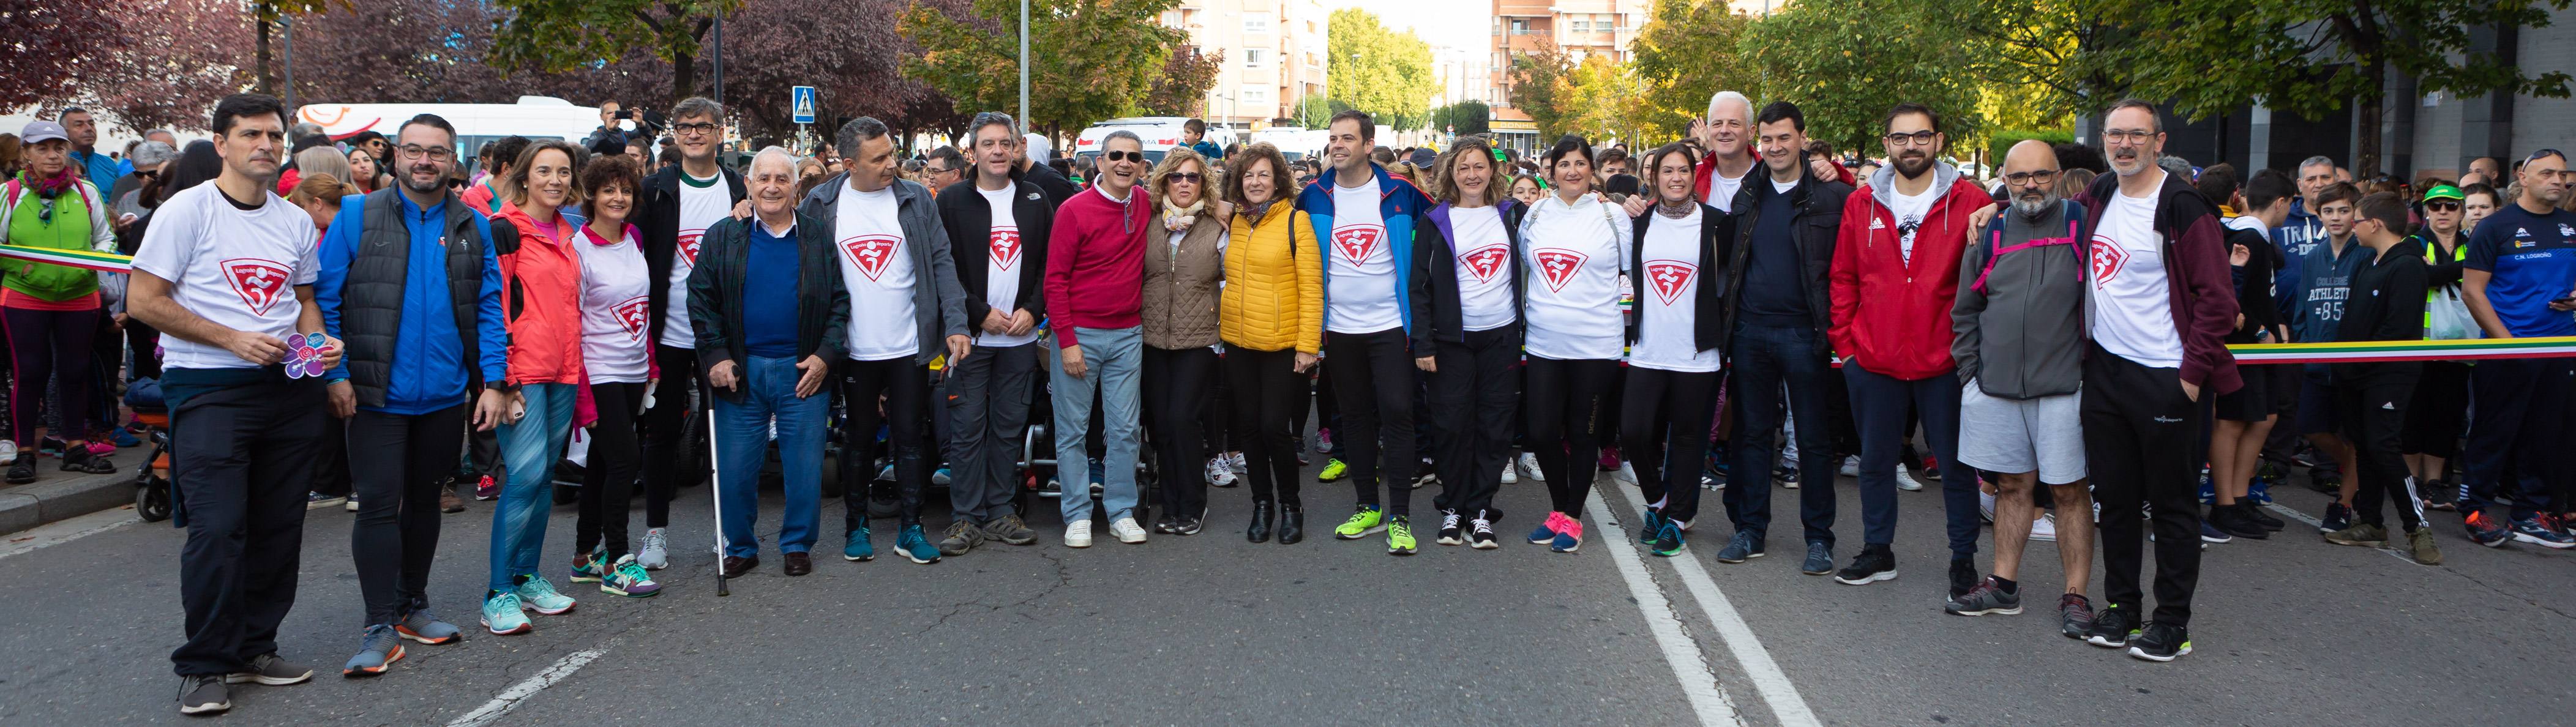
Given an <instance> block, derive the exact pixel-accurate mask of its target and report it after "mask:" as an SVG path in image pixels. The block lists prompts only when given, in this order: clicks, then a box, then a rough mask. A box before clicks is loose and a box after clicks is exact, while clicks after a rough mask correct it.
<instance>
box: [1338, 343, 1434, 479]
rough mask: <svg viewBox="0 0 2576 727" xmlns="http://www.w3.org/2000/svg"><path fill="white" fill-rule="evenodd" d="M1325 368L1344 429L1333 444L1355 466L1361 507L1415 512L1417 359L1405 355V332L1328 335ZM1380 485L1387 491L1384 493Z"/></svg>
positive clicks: (1352, 469) (1352, 475)
mask: <svg viewBox="0 0 2576 727" xmlns="http://www.w3.org/2000/svg"><path fill="white" fill-rule="evenodd" d="M1324 342H1325V343H1324V348H1325V353H1326V354H1327V355H1326V356H1325V357H1324V368H1326V369H1329V370H1330V374H1329V375H1330V376H1331V377H1332V379H1333V396H1334V398H1335V399H1336V400H1338V402H1339V403H1340V404H1341V410H1342V426H1343V428H1344V429H1346V430H1347V431H1337V432H1335V433H1334V435H1333V436H1334V439H1333V443H1334V445H1335V446H1338V447H1340V448H1341V458H1342V463H1343V464H1345V465H1349V466H1350V478H1351V487H1352V489H1355V490H1357V491H1358V494H1359V505H1360V506H1361V507H1369V506H1373V505H1381V503H1380V501H1379V493H1380V491H1381V490H1382V491H1383V492H1384V493H1385V501H1384V503H1383V505H1382V506H1383V507H1385V508H1386V514H1388V515H1394V516H1409V515H1411V514H1412V511H1413V482H1412V479H1413V470H1414V465H1415V463H1416V462H1417V461H1418V460H1417V459H1416V457H1417V456H1418V455H1417V453H1416V452H1415V450H1414V447H1413V391H1414V383H1413V373H1414V368H1413V355H1412V354H1411V353H1409V352H1407V351H1406V350H1405V346H1406V341H1405V337H1404V329H1403V328H1389V329H1386V330H1383V331H1378V332H1376V333H1329V334H1325V336H1324ZM1379 480H1385V484H1386V486H1385V487H1383V488H1380V487H1379V486H1378V484H1379V483H1378V481H1379Z"/></svg>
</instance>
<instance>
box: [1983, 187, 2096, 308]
mask: <svg viewBox="0 0 2576 727" xmlns="http://www.w3.org/2000/svg"><path fill="white" fill-rule="evenodd" d="M2061 201H2062V202H2064V203H2065V205H2066V207H2065V214H2066V236H2065V237H2063V238H2054V239H2038V240H2030V241H2027V242H2023V243H2021V244H2019V245H2014V246H2012V247H2004V246H2003V244H2004V218H2003V215H2001V214H1997V215H1995V219H1993V220H1992V221H1989V222H1987V223H1986V232H1987V237H1986V265H1985V268H1984V269H1982V270H1979V271H1977V281H1976V282H1975V283H1971V284H1969V286H1968V288H1969V289H1970V290H1974V291H1977V294H1979V295H1984V294H1985V292H1986V276H1988V275H1992V274H1994V272H1995V261H1996V260H1999V259H2002V258H2003V256H2005V255H2009V254H2012V253H2016V252H2020V251H2023V250H2028V249H2031V248H2036V247H2055V246H2058V245H2065V246H2067V249H2068V250H2071V251H2073V252H2074V253H2075V267H2076V270H2077V273H2076V279H2077V280H2082V279H2083V272H2082V270H2083V268H2084V246H2083V245H2078V244H2075V235H2076V234H2077V226H2078V225H2080V224H2082V222H2081V221H2080V220H2078V219H2077V218H2076V209H2077V207H2076V205H2075V203H2074V202H2073V201H2072V200H2061Z"/></svg>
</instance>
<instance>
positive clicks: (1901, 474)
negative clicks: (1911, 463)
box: [1896, 465, 1923, 492]
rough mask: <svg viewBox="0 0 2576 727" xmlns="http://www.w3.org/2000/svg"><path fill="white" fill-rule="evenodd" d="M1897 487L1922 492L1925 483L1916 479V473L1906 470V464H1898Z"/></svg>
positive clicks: (1907, 490)
mask: <svg viewBox="0 0 2576 727" xmlns="http://www.w3.org/2000/svg"><path fill="white" fill-rule="evenodd" d="M1896 489H1899V490H1904V491H1906V492H1922V491H1923V483H1921V482H1916V481H1914V473H1912V472H1907V471H1905V465H1897V466H1896Z"/></svg>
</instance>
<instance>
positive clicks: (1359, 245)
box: [1333, 225, 1386, 265]
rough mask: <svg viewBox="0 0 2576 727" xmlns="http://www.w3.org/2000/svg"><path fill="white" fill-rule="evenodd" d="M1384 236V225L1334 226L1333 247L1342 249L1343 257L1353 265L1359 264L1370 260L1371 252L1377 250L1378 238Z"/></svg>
mask: <svg viewBox="0 0 2576 727" xmlns="http://www.w3.org/2000/svg"><path fill="white" fill-rule="evenodd" d="M1384 237H1386V227H1385V226H1383V225H1351V226H1349V227H1336V228H1333V249H1335V250H1340V251H1341V253H1342V258H1343V259H1345V260H1348V261H1350V263H1351V264H1352V265H1358V264H1360V263H1362V262H1365V261H1367V260H1368V256H1369V253H1371V252H1374V251H1375V250H1376V248H1377V243H1378V240H1379V239H1381V238H1384Z"/></svg>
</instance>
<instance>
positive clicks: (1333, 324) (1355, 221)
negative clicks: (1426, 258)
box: [1324, 176, 1404, 333]
mask: <svg viewBox="0 0 2576 727" xmlns="http://www.w3.org/2000/svg"><path fill="white" fill-rule="evenodd" d="M1331 186H1332V189H1333V239H1331V240H1326V241H1325V244H1324V247H1325V248H1326V249H1328V250H1331V251H1332V252H1331V254H1329V255H1326V256H1325V258H1326V260H1325V270H1324V283H1325V287H1324V297H1325V299H1326V300H1327V301H1328V302H1327V304H1326V305H1325V306H1324V330H1326V331H1331V332H1333V333H1376V332H1378V331H1383V330H1386V329H1389V328H1396V327H1399V326H1403V325H1404V314H1403V312H1402V311H1398V310H1396V297H1395V265H1396V261H1395V243H1394V241H1392V240H1388V239H1387V234H1386V218H1385V216H1384V215H1383V214H1382V213H1380V212H1378V209H1377V205H1378V201H1379V197H1380V195H1379V194H1378V186H1377V177H1375V176H1371V177H1369V180H1368V181H1367V182H1366V183H1363V184H1361V185H1360V186H1357V187H1344V186H1342V185H1341V184H1340V183H1339V182H1334V183H1332V184H1331Z"/></svg>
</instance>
